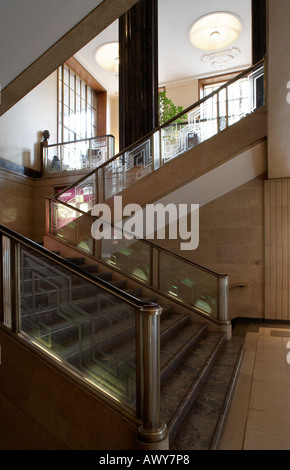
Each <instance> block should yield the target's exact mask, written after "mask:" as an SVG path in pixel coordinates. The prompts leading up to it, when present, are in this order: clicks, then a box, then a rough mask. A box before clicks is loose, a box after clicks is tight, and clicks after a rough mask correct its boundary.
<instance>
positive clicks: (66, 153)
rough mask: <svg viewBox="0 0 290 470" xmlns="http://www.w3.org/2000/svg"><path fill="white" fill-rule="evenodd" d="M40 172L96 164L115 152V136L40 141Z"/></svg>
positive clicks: (72, 169) (58, 170)
mask: <svg viewBox="0 0 290 470" xmlns="http://www.w3.org/2000/svg"><path fill="white" fill-rule="evenodd" d="M41 150H42V158H41V160H42V174H54V173H58V172H60V171H76V170H84V169H90V168H96V167H97V166H99V165H101V164H103V163H105V162H106V161H108V160H110V159H111V158H112V157H113V156H114V154H115V137H114V136H113V135H101V136H97V137H91V138H88V139H79V140H73V141H68V142H62V143H58V144H48V141H45V142H42V143H41Z"/></svg>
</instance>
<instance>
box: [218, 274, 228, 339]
mask: <svg viewBox="0 0 290 470" xmlns="http://www.w3.org/2000/svg"><path fill="white" fill-rule="evenodd" d="M217 282H218V286H217V287H218V296H217V301H218V304H217V315H218V321H219V322H221V323H222V324H223V325H225V326H226V331H227V337H228V339H230V336H231V331H228V330H229V328H227V327H228V326H230V321H229V311H228V300H229V276H227V275H225V276H220V277H218V279H217ZM230 330H231V328H230Z"/></svg>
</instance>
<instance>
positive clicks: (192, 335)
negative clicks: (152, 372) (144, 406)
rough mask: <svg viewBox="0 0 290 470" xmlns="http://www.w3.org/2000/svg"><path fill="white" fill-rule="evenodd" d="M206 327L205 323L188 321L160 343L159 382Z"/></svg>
mask: <svg viewBox="0 0 290 470" xmlns="http://www.w3.org/2000/svg"><path fill="white" fill-rule="evenodd" d="M207 328H208V325H207V323H194V322H189V323H188V324H186V325H185V326H184V327H183V328H182V329H181V330H179V331H177V332H176V334H174V336H173V337H172V338H169V339H168V340H167V341H166V342H165V344H162V346H161V348H160V373H161V384H162V383H164V382H165V380H166V379H167V378H168V377H169V375H170V374H171V373H172V372H173V370H174V369H176V367H178V366H179V365H180V363H181V362H182V361H183V360H184V358H185V357H186V355H187V354H188V353H189V352H190V351H191V349H192V348H193V346H194V345H195V344H196V343H197V342H198V341H199V340H200V338H201V337H202V336H203V335H204V334H205V332H206V331H207Z"/></svg>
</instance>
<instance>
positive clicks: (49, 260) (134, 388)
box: [0, 203, 165, 438]
mask: <svg viewBox="0 0 290 470" xmlns="http://www.w3.org/2000/svg"><path fill="white" fill-rule="evenodd" d="M61 204H62V205H64V203H60V205H61ZM0 242H1V243H0V248H1V249H0V263H1V266H0V268H1V272H2V274H3V276H2V278H1V282H0V292H1V302H2V306H3V307H4V309H1V311H0V328H1V329H4V330H5V329H6V330H7V331H8V330H9V332H10V334H12V335H13V336H14V340H15V341H16V342H17V340H18V338H19V337H20V338H21V343H22V344H23V341H27V342H28V343H29V344H30V347H35V350H34V352H35V353H36V355H37V354H38V353H37V351H38V352H39V354H40V357H41V359H42V360H44V361H45V354H46V355H48V356H50V358H51V360H52V361H57V362H58V364H59V366H58V367H59V370H61V368H62V367H64V370H65V371H66V374H67V373H68V372H69V371H71V372H72V373H73V375H72V376H71V377H72V380H74V379H75V378H76V376H77V377H78V380H81V381H82V383H83V384H84V383H86V384H89V386H90V387H91V386H95V387H96V388H95V390H98V391H99V395H98V397H99V399H100V400H102V399H104V398H106V403H107V404H108V403H110V406H111V405H112V404H113V402H114V405H113V406H114V408H115V409H118V412H119V413H121V414H122V413H125V416H126V418H127V419H130V416H131V418H132V419H133V420H134V422H135V420H136V417H137V418H138V419H139V420H141V422H142V423H143V432H144V435H146V436H150V435H151V434H152V436H153V438H154V436H155V434H156V429H157V430H160V428H161V427H162V426H163V424H162V423H161V422H160V418H158V417H160V410H159V409H157V407H156V404H159V403H160V379H159V377H160V369H159V367H158V364H159V363H160V340H159V338H160V321H159V315H160V314H161V312H162V308H161V307H160V306H159V305H158V304H156V303H154V302H149V301H147V302H143V301H141V300H139V299H138V298H137V297H134V294H133V293H132V292H131V293H126V292H124V291H123V290H121V288H119V287H118V286H116V285H115V283H114V281H113V280H112V281H110V280H105V279H107V277H106V278H105V277H104V276H103V275H102V273H100V272H99V271H98V266H97V265H95V266H91V265H90V266H89V268H93V269H94V270H92V269H86V266H83V267H77V266H76V265H74V264H72V263H71V262H70V261H68V260H65V259H63V258H61V257H60V256H58V255H56V254H53V253H51V252H50V251H48V250H45V249H44V248H43V247H41V246H40V245H38V244H36V243H34V242H33V241H31V240H29V239H27V238H25V237H22V236H21V235H19V234H17V233H16V232H14V231H12V230H10V229H8V228H7V227H4V226H2V225H1V227H0ZM153 317H154V321H153V322H152V318H153ZM144 331H147V332H148V333H149V336H147V335H145V334H144ZM147 341H149V343H150V345H152V348H149V349H148V348H146V347H145V346H144V345H145V343H146V342H147ZM40 351H41V353H40ZM24 366H25V364H24ZM148 388H150V393H151V395H150V401H148V400H147V398H145V397H148V392H147V389H148ZM112 400H113V402H112ZM159 432H160V431H159ZM164 432H165V428H164Z"/></svg>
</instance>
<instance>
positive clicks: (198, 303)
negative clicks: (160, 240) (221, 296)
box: [159, 252, 217, 318]
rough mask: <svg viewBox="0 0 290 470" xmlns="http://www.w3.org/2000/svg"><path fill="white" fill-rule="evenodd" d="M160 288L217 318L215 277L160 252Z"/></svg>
mask: <svg viewBox="0 0 290 470" xmlns="http://www.w3.org/2000/svg"><path fill="white" fill-rule="evenodd" d="M159 266H162V272H161V273H159V286H160V290H161V291H162V292H163V293H164V294H167V295H170V296H172V297H174V298H176V299H178V300H181V301H182V302H184V303H185V304H186V305H188V306H191V307H192V306H194V307H196V308H197V309H199V310H200V311H201V312H202V313H205V314H207V315H210V316H211V317H212V318H217V277H216V276H214V275H213V274H211V273H209V272H207V271H203V270H201V269H199V268H198V267H196V266H194V265H192V264H190V263H186V262H185V261H184V260H181V259H179V258H176V257H174V256H172V255H170V254H168V253H165V252H160V259H159Z"/></svg>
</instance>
